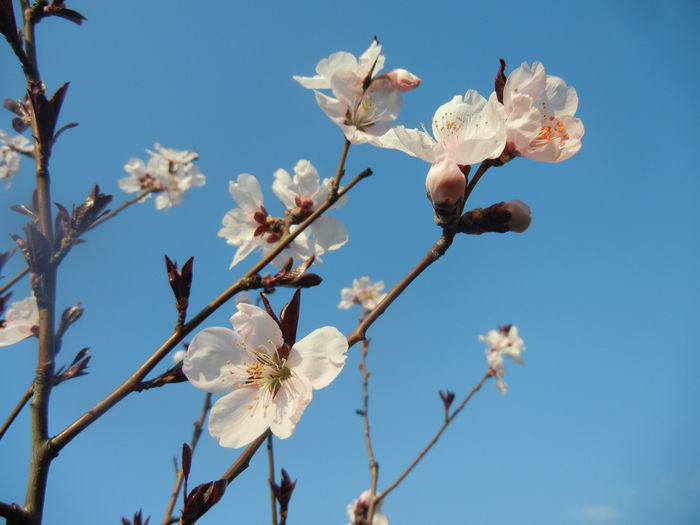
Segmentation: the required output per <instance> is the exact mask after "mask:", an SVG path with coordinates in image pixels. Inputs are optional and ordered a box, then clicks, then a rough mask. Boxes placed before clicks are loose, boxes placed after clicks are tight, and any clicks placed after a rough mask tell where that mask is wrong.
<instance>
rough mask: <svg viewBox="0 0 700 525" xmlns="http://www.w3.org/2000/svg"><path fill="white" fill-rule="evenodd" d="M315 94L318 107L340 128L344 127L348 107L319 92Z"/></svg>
mask: <svg viewBox="0 0 700 525" xmlns="http://www.w3.org/2000/svg"><path fill="white" fill-rule="evenodd" d="M315 94H316V103H317V104H318V107H320V108H321V110H322V111H323V112H324V113H325V114H326V116H327V117H328V118H329V119H331V120H332V121H333V122H335V123H336V124H338V125H339V126H342V125H343V122H345V113H346V111H347V110H348V106H347V105H346V104H344V103H343V102H340V101H338V100H336V99H334V98H332V97H329V96H328V95H324V94H323V93H321V92H319V91H316V92H315Z"/></svg>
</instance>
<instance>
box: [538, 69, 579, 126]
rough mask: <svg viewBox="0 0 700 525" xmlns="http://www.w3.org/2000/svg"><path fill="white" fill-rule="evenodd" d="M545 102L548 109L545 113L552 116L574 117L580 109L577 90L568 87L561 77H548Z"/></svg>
mask: <svg viewBox="0 0 700 525" xmlns="http://www.w3.org/2000/svg"><path fill="white" fill-rule="evenodd" d="M543 99H544V101H545V102H546V105H547V109H546V111H545V113H548V114H550V115H555V116H559V115H572V116H573V115H574V114H575V113H576V109H578V95H577V94H576V90H575V89H574V88H572V87H569V86H567V85H566V82H564V81H563V80H562V79H561V78H559V77H554V76H551V75H547V85H546V88H545V92H544V97H543Z"/></svg>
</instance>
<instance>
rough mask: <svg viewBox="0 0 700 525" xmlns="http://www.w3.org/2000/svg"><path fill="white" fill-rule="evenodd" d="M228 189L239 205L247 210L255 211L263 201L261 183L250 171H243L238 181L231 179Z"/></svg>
mask: <svg viewBox="0 0 700 525" xmlns="http://www.w3.org/2000/svg"><path fill="white" fill-rule="evenodd" d="M228 190H229V192H230V193H231V197H233V200H234V201H236V203H237V204H238V206H240V207H241V208H243V209H244V210H245V211H247V212H252V213H255V212H256V211H258V210H259V209H260V206H261V205H262V203H263V197H262V192H261V191H260V183H258V179H256V178H255V177H254V176H253V175H250V174H248V173H241V174H240V175H239V176H238V180H237V181H236V182H233V181H230V182H229V183H228Z"/></svg>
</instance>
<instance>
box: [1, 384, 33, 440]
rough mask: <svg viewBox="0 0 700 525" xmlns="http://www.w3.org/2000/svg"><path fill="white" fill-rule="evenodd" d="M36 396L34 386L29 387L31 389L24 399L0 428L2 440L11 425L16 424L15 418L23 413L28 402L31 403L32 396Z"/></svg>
mask: <svg viewBox="0 0 700 525" xmlns="http://www.w3.org/2000/svg"><path fill="white" fill-rule="evenodd" d="M33 394H34V385H33V384H32V385H29V388H27V391H26V392H25V393H24V395H23V396H22V399H20V400H19V403H17V406H16V407H15V408H14V410H13V411H12V413H11V414H10V415H9V416H8V418H7V421H5V423H4V424H3V425H2V428H0V439H2V438H3V436H4V435H5V432H7V429H8V428H10V425H11V424H12V423H13V422H14V420H15V418H16V417H17V416H18V415H19V413H20V412H21V411H22V409H23V408H24V405H26V404H27V401H29V400H30V399H31V398H32V395H33Z"/></svg>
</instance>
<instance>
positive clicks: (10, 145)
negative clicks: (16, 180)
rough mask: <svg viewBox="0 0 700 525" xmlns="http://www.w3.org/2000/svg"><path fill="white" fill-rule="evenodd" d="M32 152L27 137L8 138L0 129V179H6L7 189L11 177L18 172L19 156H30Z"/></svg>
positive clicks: (32, 147) (31, 146) (32, 149)
mask: <svg viewBox="0 0 700 525" xmlns="http://www.w3.org/2000/svg"><path fill="white" fill-rule="evenodd" d="M33 151H34V146H33V144H32V143H31V142H30V141H29V139H28V138H27V137H25V136H23V135H15V136H14V137H10V135H8V134H7V133H6V132H5V131H3V130H1V129H0V179H7V187H9V186H10V183H11V180H12V177H13V176H14V175H16V174H17V173H18V172H19V159H20V155H28V156H31V155H32V154H33Z"/></svg>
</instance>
